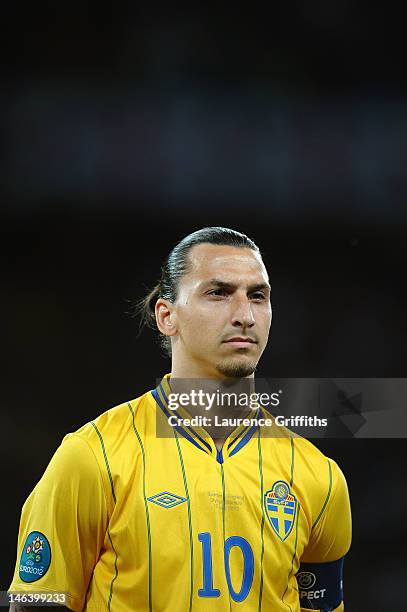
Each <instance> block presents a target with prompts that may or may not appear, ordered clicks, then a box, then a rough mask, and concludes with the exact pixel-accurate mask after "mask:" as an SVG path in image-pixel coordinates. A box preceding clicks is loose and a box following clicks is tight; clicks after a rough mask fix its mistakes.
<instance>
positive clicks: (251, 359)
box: [172, 244, 271, 378]
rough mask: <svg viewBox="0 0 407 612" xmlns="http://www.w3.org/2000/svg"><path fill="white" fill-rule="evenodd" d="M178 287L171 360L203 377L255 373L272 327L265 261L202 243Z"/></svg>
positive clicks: (238, 250) (243, 250) (244, 250)
mask: <svg viewBox="0 0 407 612" xmlns="http://www.w3.org/2000/svg"><path fill="white" fill-rule="evenodd" d="M189 261H190V268H189V272H188V273H187V274H185V275H184V276H183V277H182V279H181V280H180V283H179V288H178V297H177V300H176V302H175V304H174V308H173V313H174V317H175V321H176V329H177V333H176V335H175V336H174V337H173V345H172V352H173V358H177V359H182V360H183V361H184V362H187V363H190V364H191V366H192V367H191V371H194V372H199V373H200V376H208V377H213V376H215V377H218V376H219V375H221V376H225V377H231V378H241V377H245V376H250V375H252V374H253V373H254V370H255V368H256V365H257V363H258V361H259V359H260V356H261V354H262V353H263V351H264V348H265V346H266V344H267V339H268V334H269V330H270V324H271V304H270V286H269V282H268V275H267V272H266V269H265V267H264V264H263V261H262V259H261V257H260V255H259V254H258V253H256V252H255V251H253V250H252V249H249V248H241V247H232V246H224V245H213V244H200V245H197V246H195V247H193V248H192V249H191V250H190V252H189Z"/></svg>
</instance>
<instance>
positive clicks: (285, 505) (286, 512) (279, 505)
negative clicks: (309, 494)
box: [264, 480, 297, 542]
mask: <svg viewBox="0 0 407 612" xmlns="http://www.w3.org/2000/svg"><path fill="white" fill-rule="evenodd" d="M264 508H265V511H266V515H267V518H268V520H269V521H270V525H271V526H272V528H273V531H274V533H276V534H277V535H278V537H279V538H280V540H282V541H283V542H284V540H285V539H286V538H288V536H289V535H290V533H291V530H292V528H293V525H294V521H295V515H296V512H297V498H296V497H295V495H293V494H292V493H291V491H290V487H289V485H288V484H287V483H286V482H284V480H277V482H275V483H274V484H273V486H272V488H271V489H269V490H268V491H266V492H265V494H264Z"/></svg>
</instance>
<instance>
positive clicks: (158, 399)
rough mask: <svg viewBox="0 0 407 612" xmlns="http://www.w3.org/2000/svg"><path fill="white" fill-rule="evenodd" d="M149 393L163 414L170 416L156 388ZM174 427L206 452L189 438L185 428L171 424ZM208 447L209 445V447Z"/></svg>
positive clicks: (198, 446)
mask: <svg viewBox="0 0 407 612" xmlns="http://www.w3.org/2000/svg"><path fill="white" fill-rule="evenodd" d="M151 395H152V396H153V398H154V399H155V401H156V402H157V404H158V406H159V407H160V408H161V410H162V411H163V412H164V414H165V416H166V417H167V418H168V417H170V416H171V414H170V413H169V412H168V410H167V409H166V407H165V406H164V404H163V403H162V401H161V398H160V396H159V395H158V393H157V389H153V390H152V391H151ZM172 427H173V428H174V429H176V430H177V431H178V432H179V433H180V434H181V435H182V436H184V438H186V439H187V440H188V441H189V442H191V443H192V444H193V445H194V446H196V447H197V448H199V450H201V451H203V452H204V453H206V452H207V451H206V450H205V449H204V448H202V446H200V445H199V444H198V443H197V442H196V441H195V440H194V439H193V438H191V436H190V435H189V434H187V432H186V431H185V429H182V427H180V426H179V425H173V426H172ZM209 448H210V447H209Z"/></svg>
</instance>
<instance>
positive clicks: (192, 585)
mask: <svg viewBox="0 0 407 612" xmlns="http://www.w3.org/2000/svg"><path fill="white" fill-rule="evenodd" d="M175 440H176V443H177V448H178V455H179V460H180V464H181V470H182V478H183V480H184V490H185V497H186V498H187V507H188V526H189V550H190V572H191V581H190V591H189V612H191V610H192V596H193V592H194V541H193V537H192V518H191V503H190V499H189V491H188V483H187V476H186V473H185V466H184V459H183V457H182V451H181V446H180V443H179V440H178V435H177V434H176V433H175Z"/></svg>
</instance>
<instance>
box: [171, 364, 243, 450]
mask: <svg viewBox="0 0 407 612" xmlns="http://www.w3.org/2000/svg"><path fill="white" fill-rule="evenodd" d="M175 372H177V374H178V372H179V370H178V371H177V370H175ZM175 372H174V369H173V371H172V372H171V379H170V385H171V391H172V392H173V393H176V394H178V397H179V398H180V394H185V395H184V398H185V404H184V407H185V409H186V410H187V412H188V413H189V414H190V415H191V417H194V416H202V417H203V416H205V417H210V421H211V424H210V425H206V427H205V430H206V431H207V432H208V434H209V435H210V436H211V438H212V439H213V441H214V443H215V445H216V447H217V448H219V449H220V448H222V446H223V442H224V441H225V440H226V439H227V438H228V436H229V435H230V434H231V433H232V432H233V431H234V430H235V429H236V425H234V424H231V425H222V426H219V425H215V415H216V417H217V420H218V421H220V420H221V419H239V418H245V417H249V416H253V414H254V411H253V409H252V408H251V406H250V401H249V400H250V396H251V394H252V393H254V392H255V380H254V376H253V375H252V376H250V377H248V378H236V379H231V378H200V377H199V378H198V377H195V376H193V375H191V373H189V377H188V378H187V377H183V376H182V377H181V376H179V375H176V374H175Z"/></svg>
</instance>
